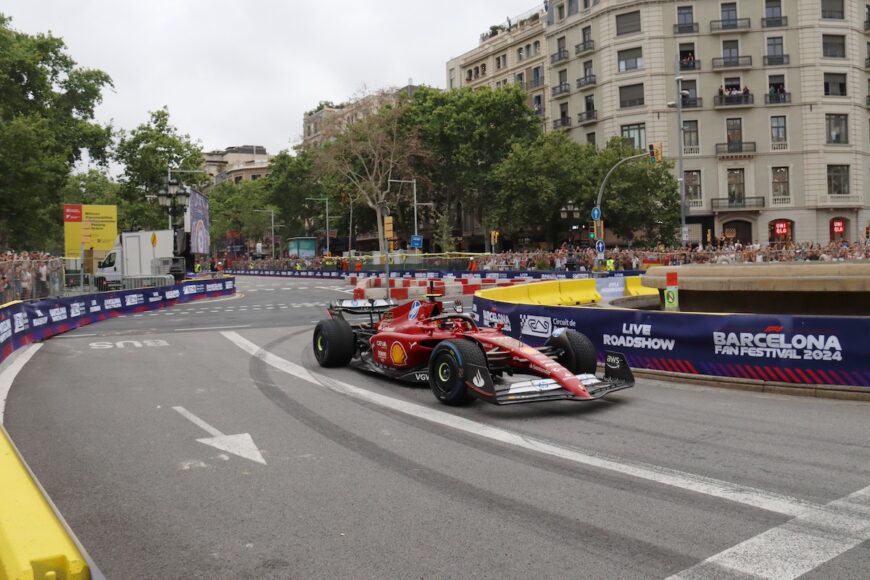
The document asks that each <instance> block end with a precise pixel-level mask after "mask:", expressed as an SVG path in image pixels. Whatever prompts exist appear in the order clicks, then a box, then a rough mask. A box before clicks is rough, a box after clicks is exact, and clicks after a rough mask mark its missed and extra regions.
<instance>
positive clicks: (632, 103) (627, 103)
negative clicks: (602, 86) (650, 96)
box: [619, 97, 644, 109]
mask: <svg viewBox="0 0 870 580" xmlns="http://www.w3.org/2000/svg"><path fill="white" fill-rule="evenodd" d="M643 104H644V98H643V97H641V98H639V99H626V100H624V101H619V108H620V109H628V108H629V107H641V106H643Z"/></svg>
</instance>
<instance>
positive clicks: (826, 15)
mask: <svg viewBox="0 0 870 580" xmlns="http://www.w3.org/2000/svg"><path fill="white" fill-rule="evenodd" d="M822 18H823V19H825V20H843V19H844V18H846V13H845V12H843V11H842V10H822Z"/></svg>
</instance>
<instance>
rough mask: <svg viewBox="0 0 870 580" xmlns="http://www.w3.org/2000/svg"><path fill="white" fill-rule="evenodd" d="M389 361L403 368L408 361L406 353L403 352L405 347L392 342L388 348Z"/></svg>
mask: <svg viewBox="0 0 870 580" xmlns="http://www.w3.org/2000/svg"><path fill="white" fill-rule="evenodd" d="M390 359H391V360H392V361H393V364H394V365H396V366H397V367H400V366H403V365H404V364H405V363H406V362H407V361H408V353H407V352H405V347H404V346H402V344H401V343H399V342H394V343H393V345H392V346H391V347H390Z"/></svg>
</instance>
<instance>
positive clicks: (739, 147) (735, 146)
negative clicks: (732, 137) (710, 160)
mask: <svg viewBox="0 0 870 580" xmlns="http://www.w3.org/2000/svg"><path fill="white" fill-rule="evenodd" d="M733 153H755V142H754V141H735V142H734V143H716V155H729V154H733Z"/></svg>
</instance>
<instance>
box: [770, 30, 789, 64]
mask: <svg viewBox="0 0 870 580" xmlns="http://www.w3.org/2000/svg"><path fill="white" fill-rule="evenodd" d="M784 54H785V50H784V49H783V43H782V37H781V36H771V37H769V38H768V39H767V56H772V57H779V62H782V55H784Z"/></svg>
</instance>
